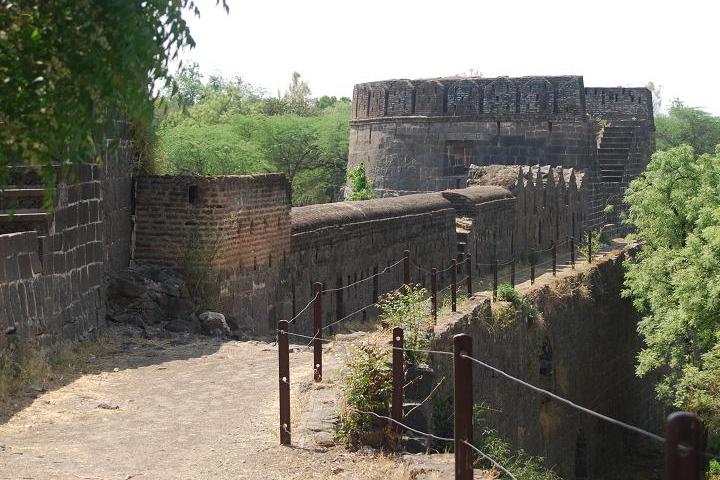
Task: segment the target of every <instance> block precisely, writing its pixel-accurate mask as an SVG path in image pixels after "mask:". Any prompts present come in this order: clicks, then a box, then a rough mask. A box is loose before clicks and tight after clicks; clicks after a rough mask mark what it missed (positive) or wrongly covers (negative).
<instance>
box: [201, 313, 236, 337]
mask: <svg viewBox="0 0 720 480" xmlns="http://www.w3.org/2000/svg"><path fill="white" fill-rule="evenodd" d="M198 318H199V320H200V331H201V332H202V333H203V334H205V335H209V336H212V337H224V336H228V335H230V328H229V327H228V324H227V322H226V321H225V315H223V314H222V313H218V312H203V313H201V314H200V316H199V317H198Z"/></svg>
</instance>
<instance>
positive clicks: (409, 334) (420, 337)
mask: <svg viewBox="0 0 720 480" xmlns="http://www.w3.org/2000/svg"><path fill="white" fill-rule="evenodd" d="M378 307H380V311H381V313H380V320H381V321H382V322H383V323H385V324H387V325H388V326H390V327H402V329H403V333H404V337H405V338H404V341H405V348H409V349H414V350H427V349H428V348H430V342H431V340H432V333H433V321H432V318H431V315H430V300H429V298H428V292H427V290H425V289H424V288H423V287H422V286H420V285H413V286H410V287H408V286H406V285H405V286H403V287H402V288H400V289H398V290H396V291H394V292H390V293H388V294H386V295H382V296H381V297H380V301H379V302H378ZM405 358H406V359H407V362H408V363H409V364H410V365H415V366H417V365H420V364H421V363H422V362H423V361H425V359H426V354H423V353H420V352H412V351H407V352H405Z"/></svg>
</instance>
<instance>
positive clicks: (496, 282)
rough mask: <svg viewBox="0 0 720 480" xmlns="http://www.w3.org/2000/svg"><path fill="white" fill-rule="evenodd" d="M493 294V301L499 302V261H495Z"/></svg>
mask: <svg viewBox="0 0 720 480" xmlns="http://www.w3.org/2000/svg"><path fill="white" fill-rule="evenodd" d="M492 269H493V292H492V298H493V300H497V287H498V263H497V259H495V260H493V266H492Z"/></svg>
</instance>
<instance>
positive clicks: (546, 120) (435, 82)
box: [348, 76, 654, 233]
mask: <svg viewBox="0 0 720 480" xmlns="http://www.w3.org/2000/svg"><path fill="white" fill-rule="evenodd" d="M601 119H602V120H605V121H606V122H609V123H610V124H611V125H612V127H611V128H610V129H609V130H607V132H608V133H609V134H610V133H611V132H610V130H613V129H615V131H613V132H612V133H613V134H616V135H608V137H612V140H610V139H608V141H606V142H605V143H604V144H600V143H599V139H601V138H602V132H601V127H600V123H598V121H597V120H601ZM621 129H626V132H622V131H620V130H621ZM349 145H350V146H349V157H348V167H353V166H355V165H357V164H363V165H364V166H365V170H366V172H367V174H368V178H369V180H370V181H371V182H373V184H374V186H375V189H376V191H377V192H378V194H379V195H380V196H395V195H405V194H407V193H411V192H414V193H417V192H423V191H426V192H427V191H441V190H446V189H451V188H461V187H464V186H465V182H466V181H467V178H468V170H469V167H470V165H479V166H487V165H494V164H499V165H516V166H533V165H547V166H561V167H563V168H566V169H569V168H573V169H575V170H582V171H584V172H585V173H586V174H587V180H588V181H587V183H588V188H589V189H590V190H591V193H590V194H588V196H587V197H586V201H587V202H588V203H587V206H588V208H587V223H588V226H589V227H590V228H593V229H597V228H600V227H603V226H605V225H608V224H612V225H614V226H613V227H611V228H609V231H610V232H613V233H622V231H623V228H621V227H618V225H619V220H620V216H619V215H620V213H621V208H617V209H615V211H614V212H613V213H607V212H604V209H605V207H606V206H607V205H608V204H612V205H619V204H620V200H619V199H620V198H621V197H622V193H623V192H624V191H625V188H626V187H627V185H628V183H629V182H630V181H631V180H632V179H633V178H635V177H636V176H637V175H639V173H640V172H641V171H642V170H643V169H644V167H645V165H646V164H647V162H648V160H649V158H650V155H651V153H652V151H653V150H654V122H653V112H652V95H651V93H650V91H649V90H647V89H646V88H620V87H619V88H585V86H584V82H583V78H582V77H581V76H557V77H554V76H548V77H521V78H507V77H500V78H460V77H449V78H436V79H421V80H388V81H379V82H370V83H364V84H359V85H356V86H355V89H354V91H353V110H352V119H351V122H350V144H349Z"/></svg>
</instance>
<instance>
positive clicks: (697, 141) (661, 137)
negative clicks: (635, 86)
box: [655, 100, 720, 154]
mask: <svg viewBox="0 0 720 480" xmlns="http://www.w3.org/2000/svg"><path fill="white" fill-rule="evenodd" d="M655 132H656V133H655V137H656V141H657V149H658V150H667V149H669V148H673V147H678V146H680V145H683V144H687V145H690V146H691V147H693V148H694V149H695V153H698V154H702V153H712V152H714V151H715V145H718V144H720V118H718V117H713V116H712V115H710V114H709V113H707V112H704V111H703V110H701V109H699V108H691V107H687V106H685V105H684V104H683V103H682V102H681V101H679V100H675V101H674V102H673V103H672V106H671V107H670V110H669V111H668V113H667V115H656V116H655Z"/></svg>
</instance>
